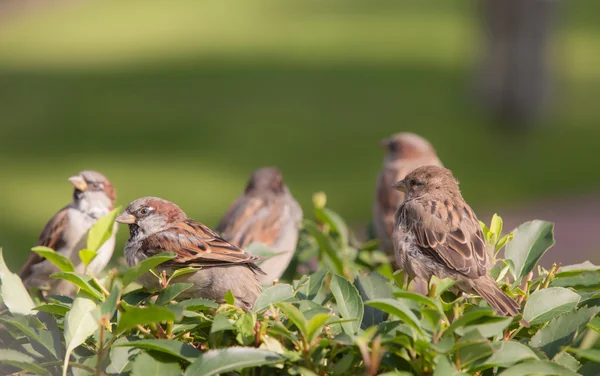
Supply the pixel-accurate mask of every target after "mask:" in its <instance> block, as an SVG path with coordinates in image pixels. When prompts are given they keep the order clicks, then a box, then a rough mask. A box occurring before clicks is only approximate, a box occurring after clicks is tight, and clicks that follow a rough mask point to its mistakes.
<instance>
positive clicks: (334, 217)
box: [315, 208, 348, 246]
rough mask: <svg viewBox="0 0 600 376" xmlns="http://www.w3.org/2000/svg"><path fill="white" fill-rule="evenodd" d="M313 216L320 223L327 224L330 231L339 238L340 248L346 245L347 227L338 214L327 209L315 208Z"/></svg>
mask: <svg viewBox="0 0 600 376" xmlns="http://www.w3.org/2000/svg"><path fill="white" fill-rule="evenodd" d="M315 216H316V217H317V219H318V220H319V221H321V222H322V223H326V224H328V225H329V227H330V228H331V230H332V231H333V232H335V233H337V234H338V235H339V236H340V243H341V245H342V246H345V245H347V244H348V226H347V225H346V222H344V220H343V219H342V217H340V215H339V214H337V213H336V212H334V211H332V210H329V209H327V208H321V209H319V208H316V209H315Z"/></svg>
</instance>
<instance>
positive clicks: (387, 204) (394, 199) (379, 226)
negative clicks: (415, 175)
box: [373, 133, 442, 269]
mask: <svg viewBox="0 0 600 376" xmlns="http://www.w3.org/2000/svg"><path fill="white" fill-rule="evenodd" d="M381 146H382V147H383V148H384V149H385V150H386V155H385V157H384V160H383V168H382V170H381V172H380V173H379V176H378V177H377V187H376V192H375V203H374V204H373V228H374V231H375V236H376V237H377V239H379V243H380V245H381V247H382V249H383V250H384V251H386V252H387V254H388V256H389V257H390V259H391V261H392V264H394V263H395V258H394V245H393V242H392V233H393V231H394V215H395V214H396V210H397V209H398V206H400V203H402V201H403V200H404V193H403V192H399V191H397V190H395V189H393V188H392V184H394V183H395V182H397V181H399V180H402V179H404V177H405V176H406V175H407V174H408V173H409V172H411V171H412V170H414V169H415V168H417V167H420V166H425V165H434V166H442V162H441V161H440V160H439V159H438V157H437V154H436V152H435V149H434V148H433V146H431V144H430V143H429V142H428V141H427V140H425V139H424V138H422V137H420V136H418V135H416V134H414V133H396V134H395V135H392V136H391V137H389V138H386V139H383V140H382V141H381ZM394 266H395V269H397V265H394Z"/></svg>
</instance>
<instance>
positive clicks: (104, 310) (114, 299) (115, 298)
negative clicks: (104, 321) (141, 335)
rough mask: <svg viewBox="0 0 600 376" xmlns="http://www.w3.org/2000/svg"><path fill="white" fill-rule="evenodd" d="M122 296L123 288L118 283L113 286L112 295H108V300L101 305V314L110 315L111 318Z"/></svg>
mask: <svg viewBox="0 0 600 376" xmlns="http://www.w3.org/2000/svg"><path fill="white" fill-rule="evenodd" d="M120 296H121V290H120V288H119V286H117V285H116V284H115V285H114V286H113V288H112V291H111V292H110V295H109V296H107V297H106V300H105V301H104V302H103V303H102V304H101V305H100V314H101V315H108V316H109V318H111V317H112V316H113V315H114V314H115V311H116V310H117V303H118V302H119V297H120Z"/></svg>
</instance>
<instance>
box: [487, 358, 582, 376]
mask: <svg viewBox="0 0 600 376" xmlns="http://www.w3.org/2000/svg"><path fill="white" fill-rule="evenodd" d="M524 375H560V376H577V373H575V372H573V371H571V370H570V369H568V368H565V367H563V366H561V365H559V364H556V363H552V362H550V361H548V360H528V361H526V362H523V363H519V364H517V365H515V366H512V367H510V368H508V369H506V370H505V371H504V372H502V373H500V375H499V376H524Z"/></svg>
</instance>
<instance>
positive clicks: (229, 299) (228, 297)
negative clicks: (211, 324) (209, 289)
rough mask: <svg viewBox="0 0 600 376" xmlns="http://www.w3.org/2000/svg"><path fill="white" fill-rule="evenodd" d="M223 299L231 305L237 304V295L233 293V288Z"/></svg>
mask: <svg viewBox="0 0 600 376" xmlns="http://www.w3.org/2000/svg"><path fill="white" fill-rule="evenodd" d="M223 299H224V300H225V303H227V304H229V305H235V296H234V295H233V292H232V291H231V290H229V291H227V292H226V293H225V296H224V297H223Z"/></svg>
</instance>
